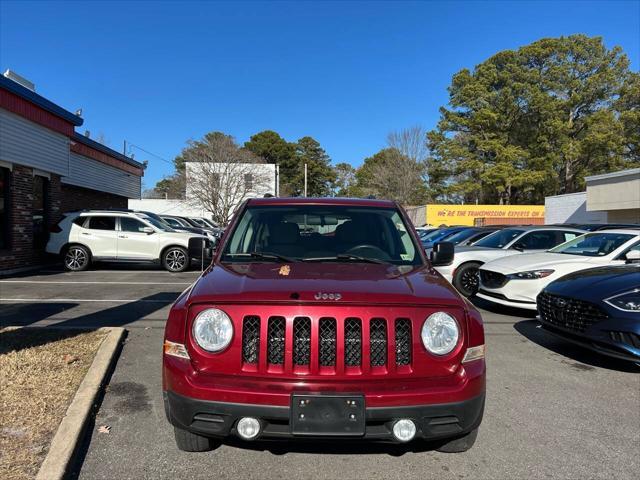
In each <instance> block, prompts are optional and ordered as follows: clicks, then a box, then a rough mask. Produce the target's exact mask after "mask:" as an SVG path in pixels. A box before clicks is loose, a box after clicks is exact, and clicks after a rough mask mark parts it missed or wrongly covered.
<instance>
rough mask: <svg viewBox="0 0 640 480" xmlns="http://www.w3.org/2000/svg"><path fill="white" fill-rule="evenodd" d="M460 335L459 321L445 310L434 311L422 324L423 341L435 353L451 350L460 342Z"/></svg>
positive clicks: (441, 353)
mask: <svg viewBox="0 0 640 480" xmlns="http://www.w3.org/2000/svg"><path fill="white" fill-rule="evenodd" d="M459 336H460V329H459V327H458V322H456V319H455V318H453V317H452V316H451V315H449V314H448V313H445V312H436V313H432V314H431V315H429V317H428V318H427V319H426V320H425V321H424V324H423V325H422V331H421V337H422V343H423V344H424V348H426V349H427V351H429V352H431V353H433V354H434V355H446V354H447V353H449V352H451V351H452V350H453V349H454V348H455V347H456V345H457V344H458V338H459Z"/></svg>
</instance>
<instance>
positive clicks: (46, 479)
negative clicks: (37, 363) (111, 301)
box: [36, 327, 125, 480]
mask: <svg viewBox="0 0 640 480" xmlns="http://www.w3.org/2000/svg"><path fill="white" fill-rule="evenodd" d="M100 330H101V331H107V332H109V333H108V335H107V337H106V338H105V339H104V340H103V341H102V344H101V345H100V348H99V349H98V351H97V352H96V356H95V357H94V359H93V363H92V364H91V366H90V367H89V370H88V371H87V374H86V375H85V377H84V379H83V380H82V383H80V386H79V387H78V391H77V392H76V394H75V396H74V397H73V400H72V401H71V404H70V405H69V408H68V409H67V413H66V414H65V416H64V418H63V419H62V422H60V426H59V427H58V430H57V431H56V434H55V435H54V437H53V440H52V441H51V445H50V447H49V453H47V457H46V458H45V459H44V462H42V465H41V466H40V470H39V471H38V475H37V476H36V480H60V479H63V478H64V476H65V474H66V473H67V468H68V467H69V465H70V464H71V461H72V460H73V454H74V453H75V452H76V450H77V447H78V446H79V444H80V441H81V440H82V437H83V435H84V433H85V430H86V427H87V423H88V420H89V418H90V416H91V410H92V409H93V403H94V401H95V399H96V397H97V395H98V392H99V391H100V388H101V387H102V383H103V382H104V379H105V377H106V375H107V374H108V373H109V370H110V368H111V366H112V364H113V362H114V360H115V358H116V352H117V351H118V347H119V346H120V343H121V341H122V338H123V337H124V334H125V329H124V328H113V327H110V328H101V329H100Z"/></svg>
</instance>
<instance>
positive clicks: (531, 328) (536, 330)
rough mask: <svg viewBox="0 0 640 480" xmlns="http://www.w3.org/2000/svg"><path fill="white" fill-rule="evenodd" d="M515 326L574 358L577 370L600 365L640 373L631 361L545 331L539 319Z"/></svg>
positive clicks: (557, 352) (565, 355)
mask: <svg viewBox="0 0 640 480" xmlns="http://www.w3.org/2000/svg"><path fill="white" fill-rule="evenodd" d="M513 328H515V330H516V331H517V332H518V333H519V334H521V335H522V336H524V337H526V338H527V339H528V340H531V341H532V342H533V343H535V344H537V345H540V346H541V347H544V348H546V349H547V350H550V351H552V352H553V353H556V354H558V355H562V356H563V357H567V359H569V360H573V361H574V363H571V364H570V365H571V366H573V367H574V368H575V369H576V370H591V369H593V368H594V367H598V368H605V369H607V370H615V371H618V372H628V373H640V367H638V366H637V365H634V364H633V363H631V362H625V361H624V360H618V359H617V358H611V357H607V356H605V355H600V354H599V353H597V352H593V351H591V350H588V349H586V348H582V347H580V346H579V345H575V344H573V343H570V342H565V341H563V340H562V339H561V338H558V337H556V336H554V335H552V334H550V333H547V332H545V331H544V330H543V329H542V328H540V322H538V321H537V320H522V321H520V322H518V323H516V324H515V325H514V326H513ZM576 362H580V363H576Z"/></svg>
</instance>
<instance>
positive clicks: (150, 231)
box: [142, 227, 155, 235]
mask: <svg viewBox="0 0 640 480" xmlns="http://www.w3.org/2000/svg"><path fill="white" fill-rule="evenodd" d="M142 232H143V233H146V234H147V235H151V234H152V233H155V230H154V229H153V228H151V227H142Z"/></svg>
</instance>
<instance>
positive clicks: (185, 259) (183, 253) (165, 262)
mask: <svg viewBox="0 0 640 480" xmlns="http://www.w3.org/2000/svg"><path fill="white" fill-rule="evenodd" d="M189 262H190V260H189V253H188V252H187V250H186V249H185V248H182V247H170V248H167V249H166V250H165V251H164V253H163V254H162V267H163V268H164V269H165V270H168V271H169V272H172V273H179V272H184V271H185V270H186V269H187V268H189Z"/></svg>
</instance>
